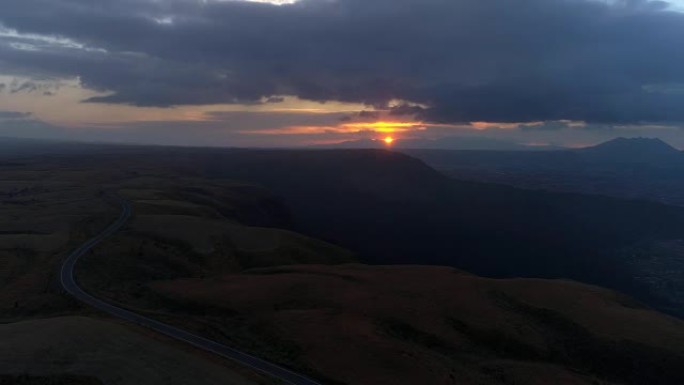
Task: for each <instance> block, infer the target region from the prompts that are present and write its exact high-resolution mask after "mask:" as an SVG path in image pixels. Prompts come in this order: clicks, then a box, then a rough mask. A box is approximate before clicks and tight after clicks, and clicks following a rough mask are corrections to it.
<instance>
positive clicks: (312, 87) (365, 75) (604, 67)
mask: <svg viewBox="0 0 684 385" xmlns="http://www.w3.org/2000/svg"><path fill="white" fill-rule="evenodd" d="M0 25H1V26H2V27H1V28H0V73H2V74H5V75H11V76H24V77H31V78H36V79H42V80H45V79H61V78H79V79H80V81H81V84H83V85H84V86H85V87H87V88H90V89H93V90H97V91H102V92H106V94H105V95H104V96H97V97H93V98H91V99H89V100H88V101H89V102H93V103H119V104H130V105H135V106H163V107H166V106H175V105H204V104H219V103H247V104H248V103H260V102H262V101H265V100H269V101H270V102H275V103H277V102H278V100H279V99H278V97H280V96H284V95H292V96H298V97H300V98H302V99H307V100H314V101H322V102H324V101H344V102H356V103H366V104H369V105H373V106H378V107H386V106H388V104H389V103H390V102H391V101H396V100H403V101H407V102H410V103H412V104H414V105H420V106H422V107H410V106H399V107H397V108H396V110H397V111H396V112H397V113H410V114H415V115H417V118H418V119H421V120H424V121H426V122H434V123H463V122H473V121H487V122H531V121H559V120H572V121H586V122H589V123H620V124H632V123H642V122H650V123H657V122H682V121H684V48H682V44H681V42H682V41H684V14H682V13H679V12H674V11H671V10H670V8H668V4H667V3H665V2H662V1H645V0H621V1H598V0H458V1H456V0H301V1H298V2H296V3H293V4H286V5H280V6H276V5H272V4H266V3H259V2H244V1H216V0H117V1H108V0H59V1H54V0H3V4H2V12H1V13H0Z"/></svg>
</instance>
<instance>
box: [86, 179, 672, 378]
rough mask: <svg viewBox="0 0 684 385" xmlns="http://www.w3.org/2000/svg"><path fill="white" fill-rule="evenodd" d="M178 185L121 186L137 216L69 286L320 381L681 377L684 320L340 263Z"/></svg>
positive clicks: (459, 277) (340, 257)
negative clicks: (76, 284)
mask: <svg viewBox="0 0 684 385" xmlns="http://www.w3.org/2000/svg"><path fill="white" fill-rule="evenodd" d="M184 180H186V181H192V182H193V188H192V190H191V192H192V193H191V194H186V193H184V191H185V192H187V189H186V188H184V187H183V185H182V183H178V181H177V179H176V178H171V180H169V181H166V182H164V180H163V179H159V178H154V179H152V178H138V179H134V180H130V181H127V182H124V183H123V184H120V185H118V186H119V188H120V191H121V193H122V194H125V195H124V196H125V197H126V198H127V199H129V200H130V201H132V203H133V206H134V211H135V215H134V218H132V220H131V222H130V223H129V225H128V226H127V227H126V228H124V229H122V231H120V232H119V233H117V234H116V235H115V236H114V237H113V238H112V239H109V240H107V241H106V242H105V243H104V244H103V245H101V247H99V248H98V249H97V250H95V252H94V253H93V254H92V255H89V256H88V257H87V258H85V259H84V260H83V261H82V263H81V264H80V265H79V267H78V270H77V275H78V279H79V282H81V283H82V284H83V285H85V286H86V288H87V289H88V290H89V291H91V292H93V293H96V294H97V295H98V296H100V297H103V298H108V299H109V300H111V301H113V302H116V303H119V304H120V305H121V306H124V307H128V308H131V309H134V310H135V311H137V312H141V313H144V314H147V315H149V316H151V317H153V318H157V319H162V320H164V321H165V322H170V323H173V324H175V325H177V326H179V327H182V328H185V329H188V330H191V331H193V332H194V333H197V334H201V335H203V336H206V337H209V338H211V339H214V340H217V341H221V342H224V343H227V344H229V345H231V346H235V347H239V348H241V349H243V350H245V351H248V352H250V353H252V354H256V355H258V356H261V357H265V358H268V359H269V360H272V361H275V362H278V363H280V364H282V365H285V366H288V367H290V368H293V369H296V370H297V371H300V372H303V373H306V374H308V375H310V376H312V377H314V378H316V379H317V380H319V381H321V383H324V384H349V385H357V384H358V385H365V384H378V385H384V384H388V385H389V384H426V385H442V384H494V385H496V384H500V385H505V384H522V385H528V384H529V385H533V384H549V383H554V384H561V383H562V384H586V385H589V384H591V385H595V384H643V383H653V384H674V383H680V382H681V381H682V380H684V378H683V377H682V375H684V374H683V373H682V372H681V371H680V370H679V368H680V367H681V365H684V348H683V347H684V323H683V322H682V321H681V320H678V319H676V318H672V317H668V316H665V315H663V314H660V313H657V312H655V311H653V310H650V309H647V308H644V307H643V306H641V305H640V304H639V303H637V302H636V301H634V300H632V299H630V298H628V297H626V296H624V295H622V294H618V293H616V292H613V291H609V290H606V289H601V288H598V287H593V286H587V285H583V284H579V283H575V282H570V281H550V280H539V279H507V280H496V279H488V278H481V277H477V276H474V275H471V274H469V273H465V272H463V271H460V270H456V269H452V268H446V267H426V266H368V265H360V264H348V263H346V261H349V260H351V258H350V255H349V253H347V252H345V251H344V250H341V249H339V248H336V247H333V246H331V245H328V244H324V243H322V242H320V241H316V240H314V239H307V238H306V237H303V236H300V235H297V234H294V233H291V232H285V231H282V230H274V229H264V228H256V227H250V226H245V225H244V224H241V223H240V219H238V218H237V217H236V216H234V215H233V216H224V215H217V214H218V212H221V211H223V212H225V213H226V215H230V214H229V211H228V210H227V208H229V207H242V210H238V211H233V213H234V214H237V213H240V214H241V215H244V214H245V211H247V212H249V211H261V210H262V208H263V207H262V206H260V205H254V204H251V203H250V201H249V199H248V198H249V194H247V195H245V186H244V185H240V184H236V183H226V182H223V183H222V182H219V181H213V182H207V181H203V180H199V179H185V178H184ZM150 182H154V183H150ZM256 191H257V192H258V190H256ZM202 197H204V198H205V199H202ZM209 197H215V198H219V197H220V199H206V198H209ZM270 215H272V216H276V217H277V216H278V215H279V214H278V211H275V212H271V214H270ZM244 218H253V216H252V215H245V216H244ZM293 263H294V264H293ZM285 264H287V265H289V266H283V265H285ZM303 264H308V265H303ZM323 264H325V265H323ZM255 266H259V267H258V268H253V267H255Z"/></svg>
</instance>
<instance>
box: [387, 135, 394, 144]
mask: <svg viewBox="0 0 684 385" xmlns="http://www.w3.org/2000/svg"><path fill="white" fill-rule="evenodd" d="M392 143H394V138H393V137H391V136H388V137H386V138H385V144H387V145H388V146H391V145H392Z"/></svg>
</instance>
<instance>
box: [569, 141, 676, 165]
mask: <svg viewBox="0 0 684 385" xmlns="http://www.w3.org/2000/svg"><path fill="white" fill-rule="evenodd" d="M582 152H584V153H585V154H587V155H592V156H594V157H600V158H604V159H605V160H618V161H626V162H643V161H647V162H652V161H661V160H668V159H671V158H674V157H677V156H681V155H682V153H681V152H680V151H679V150H677V149H676V148H674V147H672V146H670V145H669V144H667V143H665V142H664V141H662V140H660V139H658V138H642V137H638V138H615V139H613V140H610V141H608V142H605V143H601V144H599V145H596V146H594V147H588V148H585V149H583V150H582Z"/></svg>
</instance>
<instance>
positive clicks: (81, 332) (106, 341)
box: [0, 317, 258, 385]
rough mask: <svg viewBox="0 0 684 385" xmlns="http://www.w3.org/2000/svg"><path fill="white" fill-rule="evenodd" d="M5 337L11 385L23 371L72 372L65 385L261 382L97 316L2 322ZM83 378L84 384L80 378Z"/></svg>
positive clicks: (3, 353) (1, 365)
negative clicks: (12, 379) (8, 323)
mask: <svg viewBox="0 0 684 385" xmlns="http://www.w3.org/2000/svg"><path fill="white" fill-rule="evenodd" d="M0 340H1V341H2V344H0V373H4V374H5V375H7V376H8V377H9V375H12V376H13V377H14V380H15V382H10V381H9V378H8V379H7V383H18V384H21V383H22V382H20V381H19V380H20V379H21V377H22V375H26V374H28V375H31V376H37V377H39V378H40V377H43V378H44V379H45V380H44V381H48V379H50V378H51V377H52V380H53V381H57V380H58V379H59V378H60V377H64V376H65V375H68V376H72V382H66V380H64V381H65V382H64V383H65V384H84V385H86V384H112V385H115V384H120V385H132V384H145V385H155V384H159V385H185V384H216V385H226V384H229V385H257V384H258V383H257V382H256V381H253V380H251V379H248V378H245V377H244V376H242V375H239V374H236V373H235V372H232V371H230V370H229V369H227V368H225V367H223V366H221V365H219V364H216V363H212V362H210V361H208V360H206V359H204V358H203V357H201V356H197V354H196V353H195V352H191V351H189V350H185V349H181V348H180V347H176V346H173V345H169V344H168V342H162V341H159V340H155V339H153V338H151V337H150V336H148V335H146V334H143V333H142V332H141V331H137V330H131V329H130V328H129V327H126V326H122V325H120V324H117V323H113V322H110V321H103V320H98V319H93V318H86V317H60V318H51V319H44V320H34V321H23V322H17V323H13V324H10V325H2V326H0ZM67 378H68V377H67ZM74 378H75V379H74ZM79 378H80V381H81V382H77V381H78V379H79ZM34 381H36V383H40V382H37V381H38V379H35V380H34ZM87 381H90V382H87ZM25 383H27V384H30V382H25ZM45 383H50V382H45Z"/></svg>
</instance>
